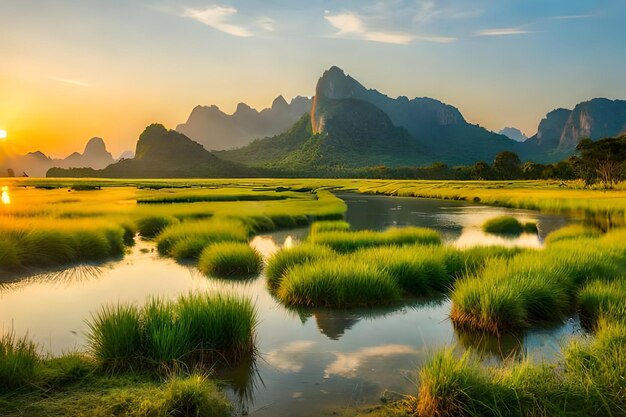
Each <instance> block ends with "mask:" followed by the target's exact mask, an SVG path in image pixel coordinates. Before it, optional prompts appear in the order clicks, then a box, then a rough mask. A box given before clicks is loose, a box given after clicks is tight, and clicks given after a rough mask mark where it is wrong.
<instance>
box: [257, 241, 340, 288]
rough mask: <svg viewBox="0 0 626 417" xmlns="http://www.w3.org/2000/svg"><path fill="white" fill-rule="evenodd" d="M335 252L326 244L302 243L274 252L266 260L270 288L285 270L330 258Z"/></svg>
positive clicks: (274, 286) (276, 282) (278, 281)
mask: <svg viewBox="0 0 626 417" xmlns="http://www.w3.org/2000/svg"><path fill="white" fill-rule="evenodd" d="M333 255H335V256H336V253H335V252H333V251H332V250H331V249H329V248H328V247H326V246H321V245H314V244H310V243H303V244H301V245H297V246H294V247H291V248H284V249H282V250H280V251H278V252H276V253H275V254H274V255H273V256H272V257H271V258H270V259H269V260H268V262H267V267H266V268H265V275H266V276H267V283H268V285H269V286H270V288H276V287H278V285H279V284H280V281H281V279H282V277H283V275H284V274H285V272H286V271H287V270H288V269H289V268H291V267H293V266H295V265H302V264H307V263H311V262H315V261H318V260H320V259H325V258H330V257H332V256H333Z"/></svg>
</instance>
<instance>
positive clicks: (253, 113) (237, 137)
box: [176, 96, 311, 150]
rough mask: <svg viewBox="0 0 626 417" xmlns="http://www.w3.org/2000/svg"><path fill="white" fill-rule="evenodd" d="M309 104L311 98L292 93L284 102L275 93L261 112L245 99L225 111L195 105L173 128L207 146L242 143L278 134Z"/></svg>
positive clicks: (219, 148) (211, 147) (215, 146)
mask: <svg viewBox="0 0 626 417" xmlns="http://www.w3.org/2000/svg"><path fill="white" fill-rule="evenodd" d="M310 108H311V99H309V98H306V97H300V96H298V97H295V98H294V99H293V100H291V102H290V103H287V101H286V100H285V98H284V97H283V96H278V97H277V98H276V99H275V100H274V102H273V103H272V106H271V107H270V108H267V109H264V110H261V111H260V112H259V111H257V110H255V109H253V108H251V107H250V106H248V105H247V104H245V103H239V104H238V105H237V110H236V111H235V112H234V113H233V114H232V115H228V114H226V113H224V112H223V111H221V110H220V109H219V107H217V106H197V107H195V108H194V109H193V110H192V112H191V114H190V115H189V118H188V119H187V122H186V123H183V124H180V125H178V126H177V127H176V130H177V131H178V132H180V133H183V134H185V135H187V136H188V137H189V138H191V139H193V140H195V141H196V142H198V143H200V144H202V145H204V147H205V148H206V149H208V150H222V149H231V148H236V147H241V146H244V145H247V144H249V143H250V142H251V141H252V140H253V139H256V138H262V137H265V136H273V135H276V134H279V133H281V132H283V131H285V130H286V129H288V128H289V127H290V126H291V125H293V124H294V123H295V122H296V121H297V120H298V119H299V118H300V117H302V115H303V114H304V113H307V112H308V111H309V110H310Z"/></svg>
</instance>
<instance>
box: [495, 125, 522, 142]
mask: <svg viewBox="0 0 626 417" xmlns="http://www.w3.org/2000/svg"><path fill="white" fill-rule="evenodd" d="M498 134H499V135H504V136H506V137H507V138H509V139H511V140H514V141H515V142H524V141H525V140H526V139H528V137H527V136H526V135H525V134H524V133H522V131H521V130H519V129H517V128H515V127H505V128H504V129H502V130H501V131H499V132H498Z"/></svg>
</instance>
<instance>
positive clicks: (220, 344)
mask: <svg viewBox="0 0 626 417" xmlns="http://www.w3.org/2000/svg"><path fill="white" fill-rule="evenodd" d="M256 323H257V319H256V312H255V310H254V306H253V305H252V303H251V302H250V301H249V300H247V299H238V298H235V297H233V296H229V295H220V294H216V295H210V294H188V295H183V296H181V297H179V298H178V299H177V300H176V301H175V302H174V301H165V300H162V299H153V300H150V302H148V303H147V304H146V305H145V306H144V307H143V308H139V307H136V306H133V305H128V304H119V305H114V306H106V307H104V308H102V309H101V310H100V311H99V312H98V313H97V314H95V315H94V317H93V319H92V321H91V322H90V323H89V334H88V341H89V346H90V350H91V353H92V355H93V357H94V358H95V359H96V361H97V362H98V363H99V364H100V366H102V367H103V368H104V369H110V370H114V371H118V370H124V369H135V368H139V369H141V368H145V367H154V366H157V365H158V366H166V367H169V366H174V365H176V364H178V363H185V364H204V363H206V362H207V361H208V362H209V363H213V361H215V360H218V359H224V358H235V359H238V358H241V357H244V356H245V355H250V354H251V353H253V351H254V333H255V328H256Z"/></svg>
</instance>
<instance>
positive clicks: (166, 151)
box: [47, 124, 254, 178]
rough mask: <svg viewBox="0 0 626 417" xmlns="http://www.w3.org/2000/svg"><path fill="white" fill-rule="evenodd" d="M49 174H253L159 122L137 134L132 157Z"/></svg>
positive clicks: (146, 176)
mask: <svg viewBox="0 0 626 417" xmlns="http://www.w3.org/2000/svg"><path fill="white" fill-rule="evenodd" d="M47 175H48V176H49V177H65V176H69V177H87V176H93V177H107V178H177V177H178V178H181V177H185V178H192V177H222V176H223V177H230V176H247V175H254V171H253V170H252V169H250V168H247V167H244V166H242V165H238V164H236V163H233V162H228V161H223V160H222V159H220V158H218V157H216V156H215V155H213V154H212V153H211V152H209V151H207V150H206V149H204V147H203V146H202V145H200V144H199V143H197V142H194V141H193V140H191V139H189V138H188V137H187V136H185V135H183V134H182V133H179V132H176V131H175V130H167V129H166V128H165V127H164V126H163V125H161V124H152V125H150V126H148V127H147V128H146V129H145V130H144V131H143V133H142V134H141V135H140V136H139V140H138V141H137V148H136V150H135V157H134V158H132V159H122V160H120V161H118V162H116V163H113V164H111V165H109V166H107V167H106V168H104V169H100V170H95V169H61V168H53V169H50V170H49V171H48V174H47Z"/></svg>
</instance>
